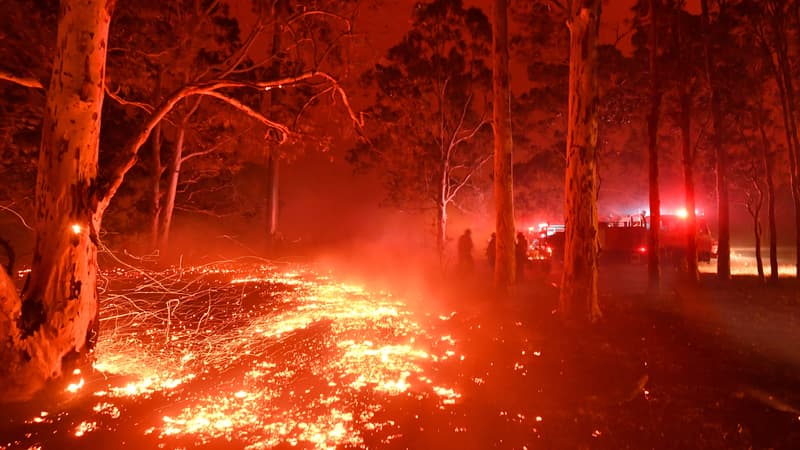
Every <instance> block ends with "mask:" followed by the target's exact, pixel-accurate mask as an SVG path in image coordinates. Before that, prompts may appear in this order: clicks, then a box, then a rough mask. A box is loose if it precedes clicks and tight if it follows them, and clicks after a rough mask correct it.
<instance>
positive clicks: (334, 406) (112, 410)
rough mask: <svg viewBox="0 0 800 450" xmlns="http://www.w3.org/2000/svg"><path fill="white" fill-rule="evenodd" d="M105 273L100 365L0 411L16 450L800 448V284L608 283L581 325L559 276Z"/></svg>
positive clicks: (242, 270) (262, 269)
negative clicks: (413, 285)
mask: <svg viewBox="0 0 800 450" xmlns="http://www.w3.org/2000/svg"><path fill="white" fill-rule="evenodd" d="M104 276H105V279H104V282H103V283H102V289H101V290H102V292H101V317H102V322H101V327H102V337H101V339H100V341H99V343H98V345H97V347H96V349H95V351H94V355H93V357H94V364H93V368H91V369H84V370H83V371H82V372H78V371H76V372H75V373H72V374H71V375H69V376H68V377H67V379H65V380H64V381H63V383H62V384H60V385H58V386H55V387H54V388H53V390H52V391H50V392H46V393H43V394H42V395H41V396H40V397H39V398H37V399H35V400H33V401H31V402H28V403H25V404H15V405H10V406H7V407H6V408H4V410H3V412H2V413H0V419H2V421H0V448H9V449H11V448H13V449H17V448H21V449H30V448H33V449H40V448H41V449H62V448H64V449H66V448H86V449H116V448H134V449H159V448H168V449H173V448H181V449H189V448H207V449H223V448H224V449H229V448H247V449H267V448H278V449H281V448H343V449H346V448H379V449H395V448H397V449H400V448H409V449H441V448H454V449H456V448H457V449H487V448H503V449H506V448H507V449H524V448H528V449H535V448H540V449H574V448H599V449H623V448H630V449H644V448H655V449H688V448H693V449H694V448H702V449H740V448H741V449H749V448H776V449H779V448H786V449H789V448H800V411H799V410H798V408H800V389H798V386H800V383H799V382H800V376H798V368H800V346H798V345H796V342H797V340H798V335H800V326H798V325H800V298H798V290H797V289H796V288H795V287H794V285H792V284H791V283H792V280H781V284H780V285H778V286H761V285H759V284H758V283H756V282H754V281H753V280H750V279H747V278H736V279H734V280H733V281H732V282H731V283H730V284H729V285H726V286H721V285H719V284H717V283H716V282H715V281H714V280H713V279H712V278H710V276H708V275H704V278H703V280H701V284H700V286H699V287H688V286H685V285H683V284H682V283H680V282H678V281H675V280H669V279H665V281H664V283H663V284H662V288H661V291H660V294H659V295H658V296H656V297H655V298H654V297H651V296H646V295H644V294H643V292H644V291H645V289H644V282H645V279H644V270H643V268H641V267H635V268H630V267H628V268H618V267H617V268H607V269H605V270H604V273H603V274H602V277H601V279H602V284H601V294H602V295H601V304H602V307H603V311H604V319H603V320H602V322H601V323H599V324H597V325H594V326H591V327H589V328H576V327H570V326H565V325H563V324H562V323H561V321H560V320H559V319H558V317H557V315H556V314H555V313H554V310H555V307H556V303H557V296H558V291H557V288H556V287H555V284H554V283H553V282H552V280H549V279H544V278H538V279H534V280H530V281H528V282H526V283H524V284H522V285H520V286H518V287H517V288H516V290H515V292H514V293H513V295H512V297H511V298H510V299H507V300H502V301H501V300H497V299H495V298H493V295H492V294H491V290H490V289H489V287H488V285H489V283H488V274H484V273H478V274H475V275H474V276H471V277H469V278H468V280H457V279H451V280H449V281H447V282H444V283H442V284H441V285H440V286H438V287H437V288H436V289H434V290H433V292H434V293H429V294H426V295H427V296H429V297H430V298H411V297H413V296H414V295H413V294H412V295H410V296H409V297H408V298H405V297H400V296H396V295H392V294H391V293H389V292H384V291H380V290H372V289H368V288H365V287H362V286H359V285H356V284H347V283H342V282H341V281H340V280H339V279H338V278H337V277H336V276H335V275H332V274H329V273H326V272H322V271H320V270H318V269H317V268H315V266H312V265H303V264H287V263H273V262H267V261H263V260H256V259H243V260H237V261H228V262H219V263H214V264H208V265H204V266H196V267H183V268H173V269H170V270H167V271H160V272H156V271H143V270H133V269H132V268H119V269H116V270H106V271H105V272H104ZM705 277H708V278H705ZM667 278H669V277H667Z"/></svg>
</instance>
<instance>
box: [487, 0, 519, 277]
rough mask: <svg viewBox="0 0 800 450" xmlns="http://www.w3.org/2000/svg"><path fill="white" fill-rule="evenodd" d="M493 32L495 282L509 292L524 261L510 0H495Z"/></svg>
mask: <svg viewBox="0 0 800 450" xmlns="http://www.w3.org/2000/svg"><path fill="white" fill-rule="evenodd" d="M492 9H493V11H492V18H493V20H492V36H493V38H494V39H493V64H492V68H493V73H492V92H493V96H492V98H493V102H492V106H493V114H492V117H493V119H492V123H493V125H494V203H495V210H496V213H495V214H496V215H495V230H496V233H497V240H496V241H495V242H496V246H497V248H496V249H495V265H494V282H495V286H496V287H497V288H498V289H500V290H501V291H502V292H508V290H509V289H510V287H511V282H512V281H513V280H514V274H515V273H516V272H518V271H516V270H515V266H518V265H520V264H525V261H515V260H514V257H515V255H516V252H515V251H514V250H515V245H514V231H515V226H514V182H513V178H512V173H513V172H512V165H513V161H514V153H513V149H514V144H513V138H512V134H511V87H510V78H511V77H510V75H509V68H508V66H509V62H508V59H509V56H508V53H509V42H508V2H507V1H506V0H495V1H494V4H493V6H492Z"/></svg>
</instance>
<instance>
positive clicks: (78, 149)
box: [0, 0, 114, 401]
mask: <svg viewBox="0 0 800 450" xmlns="http://www.w3.org/2000/svg"><path fill="white" fill-rule="evenodd" d="M113 3H114V2H113V1H111V0H82V1H73V0H64V1H62V3H61V7H60V12H59V18H58V35H57V44H56V47H55V48H56V54H55V60H54V62H53V73H52V77H51V80H50V87H49V89H48V93H47V107H46V110H45V117H44V126H43V127H42V142H41V149H40V152H39V167H38V175H37V180H36V198H35V210H36V226H35V232H36V244H35V248H34V255H33V262H32V266H31V273H30V277H29V278H28V280H27V285H26V288H25V289H24V290H23V293H22V301H20V297H19V296H18V295H17V293H16V291H15V289H14V285H13V283H12V282H11V280H10V279H9V278H8V276H7V275H6V274H5V272H4V271H0V339H2V340H3V343H2V346H0V357H1V358H2V361H3V370H2V371H1V372H0V399H1V400H0V401H17V400H24V399H27V398H30V396H31V395H33V394H34V393H35V392H37V391H38V390H40V389H41V388H43V387H44V385H45V383H47V381H49V380H51V379H53V378H56V377H59V376H60V375H61V374H62V370H63V369H64V368H65V365H66V366H68V365H69V364H70V363H71V362H74V360H75V359H76V358H78V357H80V356H82V355H86V353H87V351H88V350H89V349H90V348H91V347H92V345H93V343H94V342H95V340H96V337H97V330H98V326H97V325H98V317H97V311H98V302H97V232H98V230H99V228H100V223H101V218H102V217H101V215H100V214H98V210H97V202H98V192H97V163H98V145H99V136H100V116H101V113H102V105H103V85H104V74H105V62H106V48H107V42H108V27H109V22H110V19H111V10H112V9H113Z"/></svg>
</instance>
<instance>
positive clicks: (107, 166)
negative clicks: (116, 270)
mask: <svg viewBox="0 0 800 450" xmlns="http://www.w3.org/2000/svg"><path fill="white" fill-rule="evenodd" d="M113 6H114V2H113V1H111V0H81V1H76V0H63V2H62V5H61V8H60V9H59V16H58V31H57V33H56V38H57V40H56V46H55V50H54V57H53V63H52V65H51V67H52V72H51V76H50V80H49V88H48V90H47V104H46V108H45V113H44V114H45V116H44V126H43V127H42V139H41V147H40V152H39V162H38V168H37V181H36V194H35V200H34V210H35V224H34V230H35V231H34V232H35V237H36V242H35V246H34V254H33V261H32V266H31V272H30V274H29V276H28V279H27V280H26V284H25V288H24V289H23V291H22V293H21V294H20V293H18V292H17V290H16V288H15V286H14V283H13V281H12V280H11V279H10V278H9V277H8V275H7V274H6V273H5V271H0V339H2V341H3V345H2V350H0V353H2V355H0V356H2V359H3V361H4V364H5V365H4V370H3V371H2V372H0V393H2V394H3V395H2V400H3V401H16V400H24V399H27V398H30V397H31V396H32V395H33V394H34V393H36V392H37V391H39V390H41V389H42V388H43V387H44V386H45V385H46V384H47V383H48V382H49V381H51V380H53V379H55V378H58V377H59V376H60V375H61V374H62V373H63V372H64V370H65V369H67V368H68V367H69V366H70V365H73V364H76V363H77V362H79V360H81V359H83V358H86V357H87V356H88V354H89V350H90V349H91V348H92V347H93V344H94V342H96V339H97V335H98V332H99V329H98V293H97V271H98V267H97V248H98V246H99V245H100V232H101V226H102V219H103V215H104V213H105V212H106V210H107V209H108V207H109V205H110V202H111V200H112V198H113V197H114V195H115V194H116V193H117V192H118V190H119V188H120V186H121V185H122V182H123V180H124V178H125V175H126V174H127V173H128V172H129V171H130V170H131V168H132V167H133V166H134V165H135V163H136V161H137V157H138V153H139V150H140V149H141V148H142V146H143V145H144V144H145V142H147V140H148V137H149V135H150V133H151V132H152V130H153V129H154V128H155V126H156V125H157V124H158V123H160V122H161V121H162V120H163V119H164V118H165V117H166V116H167V115H168V113H169V112H170V111H172V110H173V109H174V108H175V106H176V105H178V104H179V103H180V102H182V101H184V100H186V99H187V98H189V97H193V96H198V95H202V96H207V97H212V98H215V99H218V100H221V101H223V102H225V103H227V104H228V105H231V106H232V107H234V108H235V109H237V110H239V111H241V112H242V113H244V114H246V115H248V116H250V117H253V118H255V119H257V120H258V121H259V122H260V123H261V124H263V127H264V128H271V129H275V130H277V133H278V135H279V136H280V139H284V138H285V137H287V136H290V135H291V134H292V133H291V130H290V129H289V127H288V126H287V125H286V124H283V123H279V122H277V121H274V120H271V119H269V118H267V117H264V116H263V115H261V114H259V113H258V112H257V111H256V110H254V109H253V108H252V107H250V106H248V105H247V104H245V103H243V102H242V101H240V100H238V99H237V98H235V95H234V94H233V93H235V91H237V90H261V91H263V90H266V89H275V88H281V87H283V88H290V87H292V86H296V85H298V84H303V83H309V82H316V83H315V84H314V86H315V87H317V88H318V89H323V90H324V89H330V90H329V91H328V92H330V93H331V95H332V96H333V97H335V98H337V99H341V103H342V104H344V105H345V109H346V110H347V112H348V115H349V117H350V118H351V119H353V120H355V121H357V122H359V119H358V117H356V115H355V113H354V112H353V111H352V110H351V109H350V108H349V107H348V105H349V102H348V101H347V97H346V95H345V92H344V90H343V89H342V88H341V86H340V85H339V83H338V82H337V80H336V79H335V78H334V77H333V76H331V75H330V74H328V73H325V72H322V71H317V70H305V71H298V72H297V73H294V74H292V75H291V76H281V77H277V78H272V79H268V80H255V81H254V80H241V79H234V78H223V79H215V78H211V79H208V80H203V81H200V82H194V83H188V84H186V85H184V86H182V87H180V88H178V89H177V90H175V91H173V92H172V93H171V94H169V95H167V96H165V97H164V99H163V100H162V101H161V102H160V103H158V104H157V105H155V106H154V107H152V108H149V111H148V115H147V117H146V118H144V119H143V120H142V121H141V122H139V124H138V127H137V129H136V131H135V132H134V133H133V134H132V135H131V136H130V139H129V140H128V143H127V144H126V145H125V146H124V147H122V148H121V150H118V151H116V152H113V157H111V158H107V161H108V162H107V163H105V162H104V163H103V164H102V167H101V164H100V163H101V160H100V157H99V155H100V146H99V142H100V130H101V127H100V126H101V120H102V117H103V114H102V113H103V101H104V96H105V88H106V86H107V80H106V63H107V53H106V51H107V49H108V47H109V45H108V36H109V26H110V24H111V18H112V17H111V14H112V12H113V9H114V8H113ZM220 74H221V73H218V75H220ZM7 78H15V77H7ZM16 78H23V77H19V76H17V77H16ZM40 84H43V83H40ZM146 109H147V108H146ZM359 123H360V122H359Z"/></svg>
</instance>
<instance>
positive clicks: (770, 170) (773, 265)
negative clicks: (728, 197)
mask: <svg viewBox="0 0 800 450" xmlns="http://www.w3.org/2000/svg"><path fill="white" fill-rule="evenodd" d="M764 114H765V113H764V111H763V108H762V110H761V111H759V113H758V114H756V116H757V117H756V120H757V121H758V128H759V131H760V133H761V159H762V160H763V164H764V174H765V175H766V182H767V221H768V227H769V279H770V281H772V282H777V281H778V225H777V223H776V220H775V157H774V155H773V154H772V150H771V147H772V145H771V144H770V140H769V138H768V137H767V130H766V128H765V124H764Z"/></svg>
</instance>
